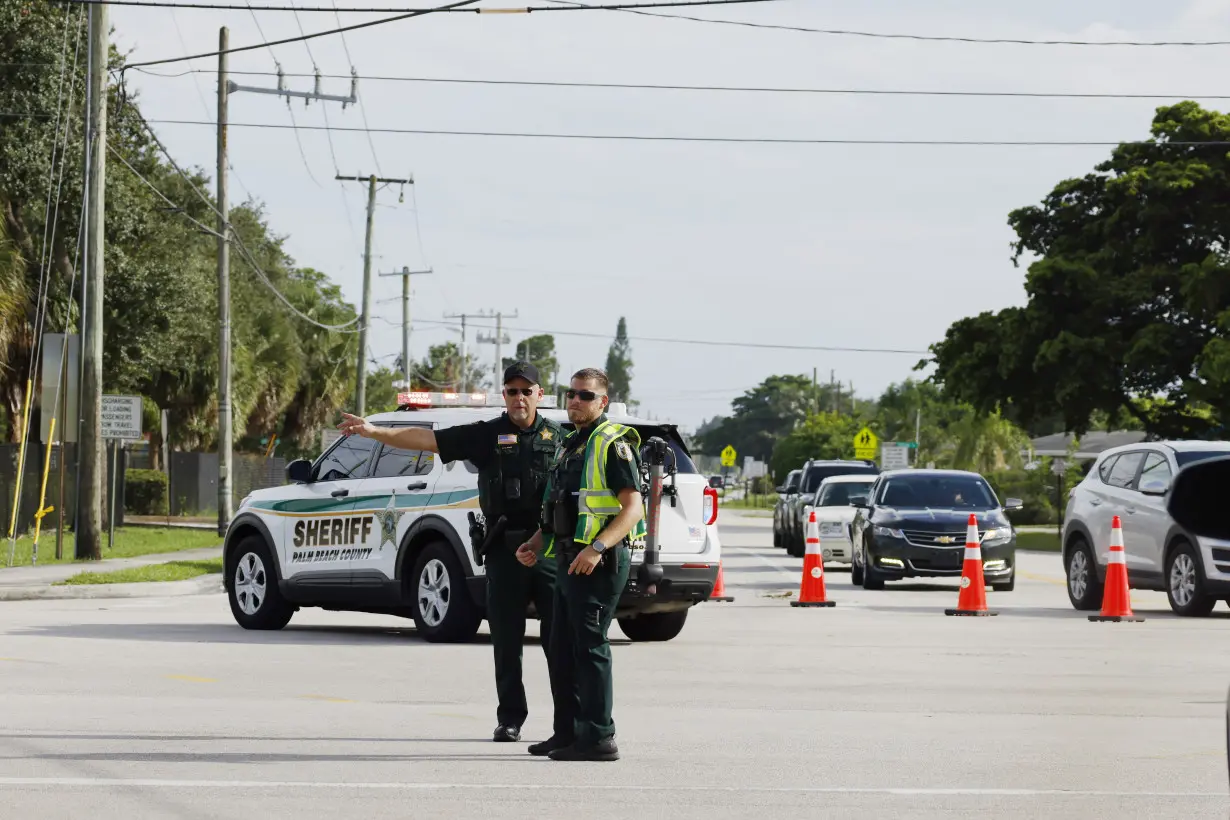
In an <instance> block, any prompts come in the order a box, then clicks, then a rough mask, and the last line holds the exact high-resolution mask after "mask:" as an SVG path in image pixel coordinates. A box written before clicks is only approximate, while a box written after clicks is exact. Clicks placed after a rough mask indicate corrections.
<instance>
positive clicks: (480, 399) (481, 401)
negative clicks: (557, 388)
mask: <svg viewBox="0 0 1230 820" xmlns="http://www.w3.org/2000/svg"><path fill="white" fill-rule="evenodd" d="M556 404H557V399H556V397H555V396H553V395H550V394H546V395H544V396H543V397H542V398H541V399H540V400H539V402H538V406H539V407H542V408H553V407H555V406H556ZM503 406H504V394H503V393H502V392H497V393H435V392H431V393H429V392H424V391H411V392H408V393H398V394H397V409H399V410H414V409H427V408H432V407H503Z"/></svg>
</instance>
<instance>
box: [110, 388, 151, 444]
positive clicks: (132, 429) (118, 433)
mask: <svg viewBox="0 0 1230 820" xmlns="http://www.w3.org/2000/svg"><path fill="white" fill-rule="evenodd" d="M141 436H142V433H141V397H140V396H103V397H102V437H103V438H104V439H109V438H111V439H123V440H125V441H140V440H141Z"/></svg>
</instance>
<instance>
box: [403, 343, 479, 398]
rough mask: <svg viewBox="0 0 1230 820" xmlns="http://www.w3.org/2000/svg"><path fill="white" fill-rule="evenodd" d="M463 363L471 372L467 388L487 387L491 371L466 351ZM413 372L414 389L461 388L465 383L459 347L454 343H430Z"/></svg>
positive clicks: (427, 390)
mask: <svg viewBox="0 0 1230 820" xmlns="http://www.w3.org/2000/svg"><path fill="white" fill-rule="evenodd" d="M466 365H467V367H468V369H469V374H470V378H469V388H470V389H471V390H483V389H486V388H487V387H488V386H489V385H490V379H491V373H490V371H488V370H487V368H485V367H482V366H481V365H479V364H478V363H477V362H476V361H475V358H474V355H473V354H471V353H467V354H466ZM412 375H413V384H414V389H415V390H422V391H425V392H431V391H440V390H461V389H462V388H463V386H464V385H463V383H462V382H463V380H462V378H461V376H462V370H461V348H460V347H459V346H458V344H457V343H456V342H445V343H444V344H440V345H432V346H431V347H430V348H428V350H427V356H426V357H425V358H424V359H423V360H422V361H421V362H419V363H418V364H416V365H415V366H414V373H413V374H412Z"/></svg>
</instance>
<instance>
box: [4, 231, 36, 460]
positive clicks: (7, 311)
mask: <svg viewBox="0 0 1230 820" xmlns="http://www.w3.org/2000/svg"><path fill="white" fill-rule="evenodd" d="M28 300H29V296H28V295H27V294H26V262H25V260H24V259H22V257H21V253H20V252H19V251H18V250H17V246H16V245H15V244H13V243H12V242H11V241H9V238H8V236H7V235H6V234H5V231H4V223H3V222H0V351H7V350H9V349H10V347H11V346H13V345H14V344H16V343H17V340H18V338H19V337H20V336H21V334H23V333H25V332H26V304H27V302H28ZM12 369H13V366H12V364H11V363H10V362H8V361H7V359H6V358H0V374H4V376H5V377H7V378H6V379H5V381H10V382H11V381H16V380H19V379H20V374H16V373H13V372H12ZM4 421H6V422H9V424H8V425H6V426H7V429H8V437H9V440H10V441H14V442H16V441H18V440H19V439H20V435H21V430H20V428H19V427H18V426H14V425H12V423H11V420H10V419H8V418H5V419H4Z"/></svg>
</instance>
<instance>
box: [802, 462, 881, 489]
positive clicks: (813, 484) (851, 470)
mask: <svg viewBox="0 0 1230 820" xmlns="http://www.w3.org/2000/svg"><path fill="white" fill-rule="evenodd" d="M878 472H879V470H878V469H877V468H875V467H872V466H871V465H869V464H827V465H825V466H823V467H812V468H811V469H809V470H808V471H807V474H806V475H805V476H804V477H803V494H804V495H810V494H811V493H814V492H815V491H816V488H817V487H819V486H820V482H821V481H824V479H826V478H830V477H832V476H835V475H862V474H867V475H875V474H876V473H878Z"/></svg>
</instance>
